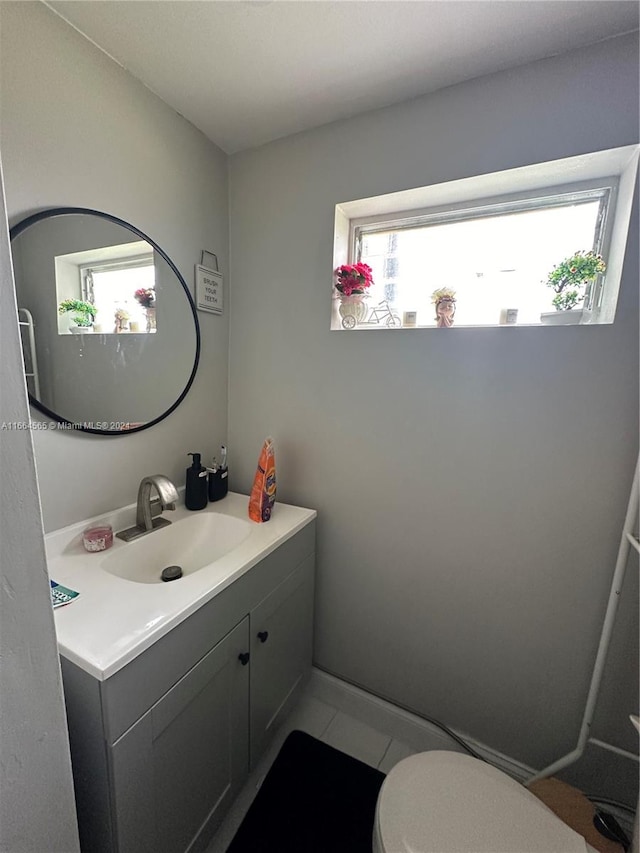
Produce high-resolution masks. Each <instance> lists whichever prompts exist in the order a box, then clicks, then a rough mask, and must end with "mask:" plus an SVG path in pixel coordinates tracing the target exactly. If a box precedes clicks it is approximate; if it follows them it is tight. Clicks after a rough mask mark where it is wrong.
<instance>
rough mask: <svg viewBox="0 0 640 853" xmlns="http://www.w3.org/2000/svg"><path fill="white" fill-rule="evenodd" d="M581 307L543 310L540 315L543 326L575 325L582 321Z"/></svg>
mask: <svg viewBox="0 0 640 853" xmlns="http://www.w3.org/2000/svg"><path fill="white" fill-rule="evenodd" d="M583 313H584V311H583V309H582V308H572V309H571V311H545V312H544V313H542V314H541V315H540V322H541V323H542V325H543V326H577V325H578V323H580V322H582V315H583Z"/></svg>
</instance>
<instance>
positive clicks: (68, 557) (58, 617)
mask: <svg viewBox="0 0 640 853" xmlns="http://www.w3.org/2000/svg"><path fill="white" fill-rule="evenodd" d="M248 503H249V498H248V497H247V496H246V495H239V494H236V493H234V492H230V493H229V494H228V495H227V497H226V498H224V499H223V500H221V501H216V502H215V503H211V504H209V505H208V506H207V508H206V509H203V510H200V511H199V512H198V513H193V512H190V511H189V510H187V509H186V508H185V507H184V506H182V505H180V506H178V507H177V508H176V509H175V510H174V511H172V512H165V513H164V514H163V517H164V518H167V519H168V520H170V521H172V522H177V521H179V520H180V519H181V518H186V517H191V516H193V515H201V514H203V513H220V514H222V515H229V516H233V517H235V518H240V519H242V520H243V521H245V520H246V521H248V523H249V524H250V525H251V526H252V528H253V529H252V530H251V532H250V534H249V536H248V537H247V538H246V539H245V540H244V541H243V542H242V543H241V544H240V545H238V546H237V547H236V548H234V549H233V550H232V551H230V552H229V553H228V554H225V555H224V556H222V557H220V558H219V559H217V560H216V561H215V562H213V563H211V564H210V565H209V566H206V567H205V568H202V569H200V570H199V571H197V572H193V573H192V574H189V575H185V576H184V577H182V578H181V579H180V580H179V581H174V582H172V583H153V584H151V583H135V582H132V581H129V580H126V579H124V578H121V577H116V576H115V575H113V574H110V573H108V572H106V571H104V570H103V569H102V568H101V563H102V561H103V560H105V559H107V558H108V557H110V556H111V555H113V554H114V553H115V552H116V549H126V548H130V547H131V544H130V543H126V542H123V541H122V540H120V539H117V538H115V536H114V540H113V547H112V548H110V549H108V550H106V551H100V552H98V553H89V552H87V551H85V549H84V547H83V545H82V531H83V530H85V529H86V528H87V527H89V526H91V525H93V524H95V523H97V522H104V523H108V524H111V525H112V527H113V530H114V534H115V533H116V532H117V531H119V530H122V529H123V528H125V527H128V526H131V525H133V524H134V523H135V512H136V507H135V504H131V505H130V506H128V507H124V508H123V509H120V510H117V511H116V512H112V513H107V514H104V515H100V516H96V517H95V518H90V519H86V520H85V521H82V522H78V523H77V524H74V525H71V526H70V527H65V528H62V529H61V530H56V531H54V532H53V533H49V534H47V536H46V537H45V547H46V552H47V564H48V567H49V576H50V578H51V580H54V581H57V582H58V583H60V584H62V585H63V586H66V587H70V588H71V589H74V590H76V591H77V592H79V593H80V595H79V597H78V598H77V599H75V600H74V601H73V602H72V603H71V604H68V605H66V606H65V607H60V608H57V609H56V610H55V611H54V614H55V623H56V632H57V637H58V649H59V651H60V654H61V655H62V656H63V657H65V658H67V659H68V660H70V661H72V662H73V663H75V664H77V665H78V666H79V667H81V668H82V669H84V670H85V671H86V672H88V673H90V674H91V675H93V676H94V677H95V678H98V679H99V680H101V681H103V680H105V679H107V678H109V677H110V676H111V675H113V674H114V673H115V672H117V671H118V670H119V669H121V668H122V667H123V666H125V664H127V663H129V662H130V661H131V660H133V659H134V658H135V657H137V656H138V655H139V654H140V653H141V652H143V651H144V650H145V649H148V648H149V647H150V646H151V645H153V643H155V642H156V641H157V640H159V639H160V637H163V636H164V635H165V634H166V633H168V632H169V631H170V630H171V629H172V628H173V627H175V626H176V625H177V624H179V623H180V622H182V621H183V620H184V619H186V618H187V616H189V615H190V614H192V613H194V612H195V611H196V610H197V609H198V608H199V607H201V606H202V605H203V604H205V603H206V602H207V601H210V600H211V599H212V598H213V597H214V596H215V595H217V594H218V593H219V592H221V591H222V590H223V589H226V587H228V586H229V585H230V584H232V583H233V582H234V581H235V580H237V579H238V578H239V577H240V576H241V575H243V574H244V573H245V572H246V571H248V570H249V569H250V568H251V567H252V566H254V565H255V564H256V563H257V562H259V561H260V560H261V559H263V558H264V557H266V556H267V554H270V553H271V552H272V551H274V550H275V549H276V548H277V547H278V546H280V545H281V544H282V543H283V542H285V541H286V540H287V539H289V538H290V537H292V536H293V535H294V534H295V533H297V532H298V531H299V530H301V529H302V528H303V527H305V526H306V525H307V524H309V522H310V521H312V520H313V519H314V518H315V517H316V514H317V513H316V512H315V510H310V509H303V508H302V507H295V506H290V505H288V504H281V503H276V504H275V506H274V508H273V512H272V515H271V519H270V520H269V521H268V522H264V523H262V524H258V523H256V522H253V521H249V519H248V514H247V507H248ZM147 535H148V536H153V535H154V534H153V533H149V534H147Z"/></svg>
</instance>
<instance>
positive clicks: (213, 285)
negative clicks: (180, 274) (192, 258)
mask: <svg viewBox="0 0 640 853" xmlns="http://www.w3.org/2000/svg"><path fill="white" fill-rule="evenodd" d="M196 305H197V306H198V311H211V312H212V313H213V314H222V273H219V272H215V270H210V269H207V268H206V267H202V266H200V264H196Z"/></svg>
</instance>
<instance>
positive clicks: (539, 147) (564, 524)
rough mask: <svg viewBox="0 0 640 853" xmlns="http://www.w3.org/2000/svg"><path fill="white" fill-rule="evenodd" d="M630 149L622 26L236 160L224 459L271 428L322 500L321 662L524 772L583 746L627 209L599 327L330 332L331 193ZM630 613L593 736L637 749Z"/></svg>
mask: <svg viewBox="0 0 640 853" xmlns="http://www.w3.org/2000/svg"><path fill="white" fill-rule="evenodd" d="M637 141H638V44H637V36H636V35H633V36H629V37H623V38H619V39H615V40H611V41H608V42H604V43H600V44H598V45H596V46H594V47H593V48H589V49H584V50H579V51H576V52H573V53H571V54H566V55H564V56H559V57H555V58H552V59H548V60H544V61H542V62H538V63H535V64H531V65H528V66H523V67H521V68H517V69H515V70H513V71H509V72H504V73H500V74H496V75H492V76H489V77H485V78H481V79H478V80H475V81H471V82H468V83H465V84H461V85H458V86H455V87H452V88H449V89H446V90H443V91H440V92H437V93H435V94H433V95H430V96H427V97H424V98H421V99H417V100H414V101H412V102H408V103H406V104H403V105H399V106H394V107H390V108H386V109H383V110H379V111H375V112H371V113H368V114H366V115H363V116H361V117H357V118H354V119H351V120H348V121H343V122H339V123H335V124H331V125H328V126H325V127H322V128H320V129H317V130H314V131H310V132H306V133H302V134H299V135H296V136H293V137H289V138H286V139H283V140H280V141H277V142H274V143H272V144H270V145H267V146H264V147H262V148H259V149H257V150H253V151H247V152H244V153H240V154H237V155H235V156H233V157H232V158H231V160H230V178H229V180H230V253H231V271H232V284H233V286H232V292H231V345H230V403H229V406H230V408H229V434H230V436H231V437H232V445H231V470H233V471H234V474H235V479H234V484H235V485H236V486H239V487H240V489H241V490H247V489H249V488H250V485H251V481H252V477H253V473H254V470H255V463H256V458H257V455H258V451H259V448H260V444H261V441H262V440H263V438H264V436H265V435H268V434H271V435H272V436H273V437H274V439H275V442H276V459H277V469H278V484H279V486H278V488H279V497H280V499H282V500H283V501H288V502H293V503H299V504H302V505H308V506H311V507H315V508H317V509H318V511H319V528H318V529H319V538H318V543H319V545H318V552H319V565H318V591H317V592H318V595H317V602H318V603H317V613H316V619H317V626H316V648H315V659H316V662H317V664H318V665H320V666H321V667H323V668H326V669H327V670H329V671H330V672H332V673H335V674H337V675H338V676H341V677H343V678H346V679H348V680H350V681H352V682H355V683H357V684H359V685H361V686H364V687H365V688H367V689H369V690H372V691H373V692H375V693H378V694H380V695H381V696H384V697H387V698H389V699H391V700H392V701H395V702H398V703H400V704H402V705H404V706H406V707H408V708H410V709H413V710H415V711H417V712H419V713H423V714H428V715H432V716H434V717H436V718H438V719H441V720H443V721H444V722H446V723H448V724H449V725H450V726H452V727H455V728H456V729H459V730H460V731H462V732H465V733H468V734H469V735H471V736H473V737H474V738H476V739H478V740H479V741H481V742H484V743H485V744H487V745H489V746H491V747H493V748H495V749H497V750H499V751H501V752H503V753H506V754H507V755H509V756H512V757H514V758H517V759H520V760H521V761H523V762H525V763H527V764H529V765H531V766H533V767H537V768H540V767H542V766H545V765H546V764H549V763H550V762H551V761H552V760H555V759H556V758H558V757H559V756H561V755H563V754H565V753H566V752H569V751H570V750H572V749H573V748H574V746H575V744H576V741H577V735H578V730H579V725H580V722H581V719H582V712H583V708H584V701H585V698H586V692H587V688H588V683H589V678H590V674H591V668H592V665H593V661H594V656H595V650H596V647H597V643H598V638H599V633H600V628H601V623H602V618H603V614H604V608H605V605H606V598H607V593H608V588H609V584H610V581H611V575H612V572H613V567H614V563H615V557H616V552H617V547H618V542H619V536H620V530H621V525H622V521H623V518H624V511H625V509H626V503H627V500H628V495H629V489H630V486H631V480H632V473H633V465H634V463H635V458H636V454H637V444H638V393H637V392H638V294H637V282H638V260H637V259H638V242H637V233H638V218H637V205H636V207H635V208H634V214H633V221H632V224H631V237H630V241H629V245H628V252H627V257H626V263H625V269H624V281H623V284H622V290H621V295H620V301H619V306H618V314H617V318H616V322H615V324H614V325H612V326H596V327H588V328H587V327H582V328H571V327H565V328H547V327H544V328H543V327H540V328H520V329H510V330H509V331H508V332H506V333H505V330H504V329H501V328H497V329H495V328H493V329H492V328H480V329H464V330H463V329H460V330H456V329H453V330H452V331H450V332H441V331H440V330H437V329H434V330H402V331H395V332H386V333H385V332H364V331H362V332H357V331H356V332H352V333H349V334H347V333H345V332H341V333H335V332H334V333H332V332H330V331H329V318H330V302H331V282H332V249H333V246H332V241H333V224H334V205H335V204H336V203H338V202H343V201H348V200H351V199H357V198H365V197H369V196H374V195H378V194H383V193H388V192H392V191H397V190H403V189H408V188H411V187H417V186H424V185H429V184H435V183H439V182H442V181H450V180H455V179H458V178H464V177H467V176H472V175H478V174H483V173H489V172H493V171H500V170H504V169H509V168H513V167H518V166H523V165H527V164H531V163H537V162H543V161H547V160H554V159H557V158H562V157H568V156H571V155H576V154H579V153H583V152H588V151H595V150H600V149H605V148H609V147H615V146H621V145H627V144H631V143H636V142H637ZM427 262H428V260H427V259H425V265H426V264H427ZM425 268H426V267H425ZM443 283H446V282H443ZM636 567H637V561H636V566H635V567H634V569H635V568H636ZM634 574H635V578H634V579H632V580H631V581H630V582H629V584H628V588H627V590H626V591H625V596H626V598H627V601H630V602H636V601H637V572H634ZM629 610H630V613H628V614H627V620H626V623H625V625H626V630H627V631H628V632H629V633H628V634H626V635H625V637H624V638H623V639H624V642H622V640H621V639H620V638H619V637H617V638H616V644H617V645H616V649H617V652H616V657H615V658H612V659H611V661H610V673H608V675H609V674H610V675H611V676H612V677H613V675H615V678H614V679H613V682H614V685H615V689H616V691H617V698H618V700H619V701H618V703H617V707H616V709H615V713H611V709H610V708H609V707H608V708H607V712H606V713H601V716H600V719H599V722H598V726H597V727H596V728H597V730H596V731H594V734H596V735H597V736H598V737H600V738H602V739H603V740H607V741H610V742H612V743H614V744H616V745H618V746H620V747H623V748H625V749H629V750H636V749H637V737H634V735H633V733H632V730H631V725H630V724H629V722H628V714H629V713H631V712H633V713H637V710H638V707H637V692H638V687H637V634H638V631H637V614H636V608H635V606H634V605H633V604H631V605H630V606H629ZM623 647H624V648H623ZM604 760H605V762H606V761H608V757H607V756H606V755H605V759H604ZM627 765H628V766H629V768H630V773H631V775H632V777H633V784H637V781H636V777H637V765H634V764H633V762H631V761H627ZM624 772H625V773H626V772H627V771H624ZM583 781H584V780H583ZM586 781H587V783H588V782H589V779H587V780H586Z"/></svg>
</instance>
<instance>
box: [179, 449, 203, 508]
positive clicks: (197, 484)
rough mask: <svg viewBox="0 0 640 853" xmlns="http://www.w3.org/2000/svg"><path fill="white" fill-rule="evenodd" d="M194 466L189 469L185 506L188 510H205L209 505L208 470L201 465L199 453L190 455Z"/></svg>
mask: <svg viewBox="0 0 640 853" xmlns="http://www.w3.org/2000/svg"><path fill="white" fill-rule="evenodd" d="M187 455H188V456H192V457H193V464H192V465H191V467H190V468H187V486H186V489H185V492H184V505H185V506H186V508H187V509H204V508H205V507H206V505H207V501H208V497H207V469H206V468H205V467H204V465H202V464H201V463H200V454H199V453H189V454H187Z"/></svg>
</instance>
